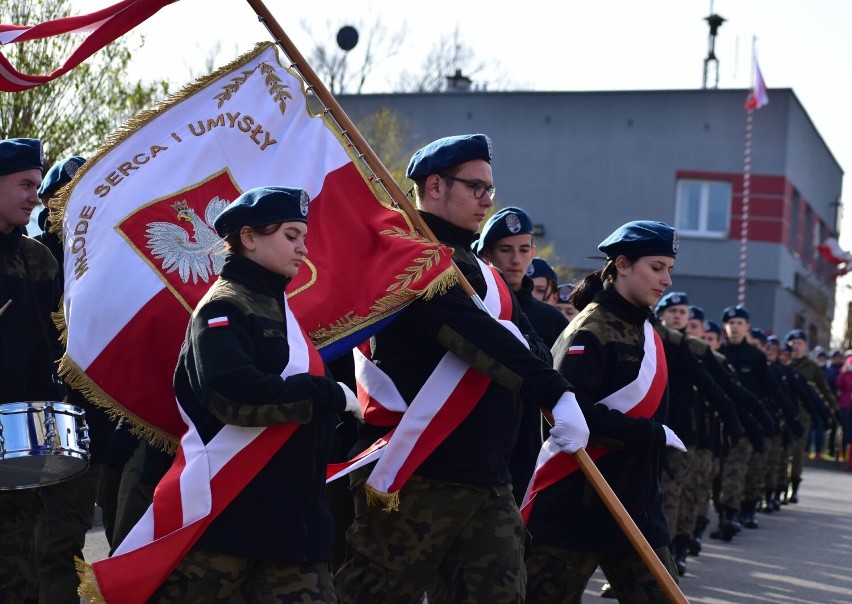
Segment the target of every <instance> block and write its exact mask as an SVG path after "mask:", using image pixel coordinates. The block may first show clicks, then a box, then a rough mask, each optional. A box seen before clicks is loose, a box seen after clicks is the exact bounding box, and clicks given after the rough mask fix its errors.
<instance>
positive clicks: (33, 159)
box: [0, 138, 44, 176]
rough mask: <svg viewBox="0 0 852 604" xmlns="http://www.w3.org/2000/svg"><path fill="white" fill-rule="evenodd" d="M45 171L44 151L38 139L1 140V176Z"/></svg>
mask: <svg viewBox="0 0 852 604" xmlns="http://www.w3.org/2000/svg"><path fill="white" fill-rule="evenodd" d="M24 170H44V151H43V150H42V148H41V141H40V140H38V139H37V138H8V139H5V140H0V176H5V175H6V174H14V173H15V172H23V171H24Z"/></svg>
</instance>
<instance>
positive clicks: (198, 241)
mask: <svg viewBox="0 0 852 604" xmlns="http://www.w3.org/2000/svg"><path fill="white" fill-rule="evenodd" d="M228 203H229V202H228V201H227V200H224V199H221V198H219V196H216V197H214V198H213V199H211V200H210V202H209V203H208V204H207V207H206V208H205V210H204V218H203V219H202V218H201V216H199V215H198V214H197V213H196V212H195V210H194V209H193V208H191V207H189V204H187V203H186V200H181V201H178V202H176V203H173V204H172V208H173V209H174V210H175V212H176V213H177V220H178V221H179V222H188V223H190V226H191V227H192V233H190V232H189V231H188V230H187V229H185V228H184V227H183V226H182V225H181V224H179V223H174V222H149V223H148V228H147V230H146V231H145V237H146V239H147V240H148V243H147V247H148V248H149V249H150V250H151V255H152V256H153V257H154V258H157V259H158V260H162V262H163V266H162V268H163V271H164V272H166V273H173V272H175V271H177V272H178V275H180V278H181V280H182V281H183V282H184V283H188V282H189V280H190V279H192V283H193V284H196V283H198V280H199V279H201V280H202V281H204V282H205V283H208V282H209V280H210V278H211V277H215V276H216V275H218V274H219V273H221V272H222V266H223V265H224V264H225V254H223V253H222V252H223V250H224V249H225V248H224V242H223V241H222V239H221V238H220V237H219V235H218V234H217V233H216V229H214V228H213V220H214V219H215V218H216V216H218V215H219V213H220V212H221V211H222V210H224V209H225V206H227V205H228Z"/></svg>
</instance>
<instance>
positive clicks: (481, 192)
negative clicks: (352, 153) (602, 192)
mask: <svg viewBox="0 0 852 604" xmlns="http://www.w3.org/2000/svg"><path fill="white" fill-rule="evenodd" d="M406 175H407V176H408V178H410V179H411V180H413V181H414V183H415V187H414V188H415V191H416V197H417V203H418V206H419V208H420V211H421V214H422V216H423V218H424V220H425V222H426V223H427V224H428V226H429V227H430V228H431V229H432V231H433V232H434V233H435V235H436V236H437V238H438V239H439V240H440V241H441V242H442V243H444V244H445V245H447V246H448V247H450V248H452V250H453V259H454V261H455V263H456V264H457V266H458V267H459V269H460V270H461V272H462V273H463V274H464V276H465V278H466V279H467V280H468V281H469V282H470V284H471V286H472V287H473V288H474V290H476V292H477V294H478V295H479V296H480V297H481V298H482V299H483V300H484V303H485V304H486V306H488V307H489V310H490V311H491V312H492V314H493V315H494V316H496V317H499V319H500V320H499V322H498V320H497V319H495V318H493V317H492V316H490V315H489V314H488V313H486V312H485V311H483V310H481V309H480V308H478V307H477V306H476V305H475V304H474V302H473V301H472V300H471V299H470V298H469V297H468V296H467V294H465V293H464V291H463V290H462V288H461V287H460V286H458V285H455V286H453V287H451V288H450V289H449V291H448V292H447V293H445V294H443V295H438V296H435V297H433V298H431V299H429V300H418V301H416V302H414V303H413V304H411V305H410V306H408V307H407V308H406V309H405V310H404V311H403V312H402V313H401V314H400V315H399V316H398V317H397V318H396V319H395V320H394V321H393V322H392V323H390V324H389V325H388V326H387V327H385V328H384V329H383V330H382V331H381V332H379V333H378V334H377V335H376V336H375V337H374V339H373V340H372V342H371V351H372V357H373V363H374V364H375V366H376V367H377V368H378V369H380V370H381V371H383V372H384V374H385V375H386V376H387V377H388V378H389V379H390V381H392V383H393V385H394V386H395V387H396V389H397V390H398V393H399V398H400V399H401V400H402V401H403V403H404V405H405V406H406V407H407V408H406V410H405V411H404V412H403V413H399V414H397V416H395V417H393V418H388V414H387V413H385V414H384V415H382V416H381V417H382V419H378V417H379V414H375V415H374V414H373V413H372V411H373V409H372V408H371V405H370V404H368V405H367V409H366V411H365V413H364V416H365V424H364V425H363V426H362V427H361V429H360V436H361V439H360V442H359V443H358V445H357V446H356V449H357V450H359V451H360V450H363V449H364V448H366V447H367V446H369V444H370V443H373V442H374V441H376V440H377V439H378V438H381V437H383V436H385V435H386V434H387V433H388V432H389V431H390V430H391V429H394V428H396V431H395V432H394V436H393V437H392V438H391V441H390V443H389V444H388V446H387V447H386V448H385V451H384V454H383V456H382V458H381V459H380V460H379V461H378V462H377V463H376V464H375V465H368V466H365V467H364V468H361V469H359V470H356V471H355V472H353V473H352V474H350V484H351V488H352V492H353V495H354V497H355V511H356V515H355V522H354V523H353V524H352V526H351V527H350V529H349V531H348V533H347V542H348V545H349V555H348V557H347V560H346V561H345V562H344V564H343V566H342V568H341V569H340V571H339V573H338V575H337V578H336V585H337V590H338V595H339V597H340V599H341V601H342V602H378V601H384V602H417V601H419V599H420V598H421V596H422V594H423V593H424V592H425V591H426V590H427V589H429V588H430V587H432V586H434V585H435V584H440V585H442V586H443V587H444V590H445V594H442V597H444V599H445V600H446V601H447V602H462V601H464V602H471V603H474V602H482V603H486V602H487V603H489V604H491V603H497V602H522V601H523V599H524V592H525V585H526V570H525V567H524V564H523V548H524V536H525V534H526V531H525V530H524V526H523V522H522V520H521V515H520V512H519V510H518V506H517V504H516V502H515V498H514V497H513V494H512V485H511V480H512V477H511V475H510V472H509V456H510V453H511V451H512V448H513V446H514V444H515V441H516V439H517V437H518V426H519V419H520V416H521V411H522V405H533V406H535V407H538V406H543V407H546V408H548V409H551V410H552V413H553V416H554V418H555V426H554V428H553V429H552V430H551V434H553V435H554V436H555V438H556V439H558V441H559V443H560V447H561V448H562V450H564V451H567V452H573V451H576V450H577V449H578V448H579V447H582V446H585V444H586V442H587V440H588V429H587V427H586V423H585V420H584V419H583V416H582V414H581V412H580V410H579V407H578V405H577V403H576V400H575V399H574V397H573V394H572V393H571V392H570V390H569V389H570V384H568V382H567V381H565V379H564V378H562V376H561V375H559V373H558V372H556V371H555V370H553V369H552V368H551V366H550V365H549V364H548V363H547V362H546V361H544V360H542V359H540V358H538V357H536V356H535V355H534V354H532V353H531V352H530V350H529V343H528V339H529V338H534V337H535V336H534V335H532V329H531V327H530V326H529V323H528V321H526V320H525V318H524V315H523V314H522V313H521V312H520V308H519V307H518V304H517V302H516V300H515V299H514V296H512V295H511V292H510V291H509V289H508V287H507V286H506V284H505V282H504V281H503V280H502V279H501V278H500V277H499V276H498V275H497V274H496V272H495V271H493V270H492V269H490V268H488V267H487V266H485V265H484V264H483V263H481V262H479V261H478V260H477V259H476V257H475V256H474V254H473V252H472V251H471V249H470V245H471V243H472V242H473V240H474V238H475V235H476V231H477V230H478V229H479V225H480V223H481V222H482V220H483V219H484V217H485V213H486V211H487V210H488V208H489V207H491V205H492V201H491V195H492V194H493V186H494V185H493V176H492V172H491V140H490V139H489V138H488V137H487V136H485V135H483V134H472V135H463V136H452V137H447V138H443V139H439V140H437V141H434V142H433V143H430V144H429V145H427V146H426V147H424V148H423V149H421V150H419V151H418V152H417V153H415V154H414V156H413V157H412V159H411V162H410V163H409V166H408V170H407V174H406ZM524 336H526V337H524ZM449 353H453V355H449ZM448 355H449V356H448ZM448 359H449V361H451V362H452V363H454V364H455V363H458V364H457V365H455V366H456V368H457V369H458V370H459V371H458V373H454V374H453V375H452V376H450V374H449V372H448V367H449V365H448V364H447V361H448ZM453 359H455V360H453ZM459 361H460V362H459ZM468 379H470V380H472V381H473V382H474V384H473V385H472V386H470V387H467V385H469V382H467V380H468ZM436 384H440V385H441V391H440V393H438V392H436V390H433V386H435V385H436ZM447 384H457V386H454V387H453V386H450V387H447ZM424 394H425V395H426V396H425V397H424ZM424 407H425V408H427V409H434V410H435V412H434V415H433V416H432V418H440V419H441V420H442V421H440V422H434V421H431V419H430V418H428V417H427V418H426V419H425V420H423V421H422V423H421V424H418V426H417V428H418V430H415V431H414V432H416V433H417V434H418V435H422V438H419V439H418V441H417V443H416V444H413V445H412V451H413V454H412V455H409V456H408V457H406V458H405V459H398V458H396V457H391V458H390V459H389V457H390V456H391V452H390V450H389V449H390V448H391V446H392V445H394V443H395V442H400V441H399V440H396V441H395V440H394V439H397V437H398V436H399V435H400V434H402V439H403V440H402V442H406V441H405V438H406V437H405V435H406V434H407V433H406V432H405V431H404V430H403V427H405V426H408V425H410V423H409V422H411V421H414V418H417V417H421V415H420V412H422V411H423V410H424ZM437 423H441V424H442V425H443V426H445V427H444V428H443V429H442V428H441V427H439V426H437V425H436V424H437ZM436 434H437V436H436V437H435V438H431V437H432V436H435V435H436ZM430 438H431V440H430ZM415 457H416V459H415ZM386 462H393V463H394V464H398V465H399V466H400V467H412V468H413V473H412V474H411V475H410V476H408V475H405V476H404V477H403V478H402V480H401V481H395V482H393V483H392V484H390V486H389V487H387V488H385V489H382V488H380V487H381V485H382V484H383V483H382V482H381V479H382V478H383V474H382V471H383V470H384V469H385V468H386V465H385V464H386ZM406 464H408V466H406ZM400 482H403V483H404V484H402V486H401V487H398V488H395V487H396V485H398V484H400ZM365 483H366V484H365ZM391 491H395V492H393V493H391ZM368 495H369V498H368ZM375 500H379V501H381V502H383V503H386V504H389V505H388V507H389V508H390V509H393V511H390V512H387V511H385V510H382V509H381V508H378V507H374V505H371V504H370V503H368V501H375ZM431 600H432V597H431V594H430V601H431Z"/></svg>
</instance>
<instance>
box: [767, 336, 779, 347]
mask: <svg viewBox="0 0 852 604" xmlns="http://www.w3.org/2000/svg"><path fill="white" fill-rule="evenodd" d="M766 343H767V344H768V345H769V346H779V345H780V342H778V336H766Z"/></svg>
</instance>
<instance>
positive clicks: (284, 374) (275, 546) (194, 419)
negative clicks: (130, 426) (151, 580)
mask: <svg viewBox="0 0 852 604" xmlns="http://www.w3.org/2000/svg"><path fill="white" fill-rule="evenodd" d="M308 202H309V200H308V195H307V193H305V192H304V191H303V190H301V189H296V188H289V187H278V186H275V187H272V186H270V187H258V188H254V189H250V190H248V191H246V192H244V193H243V194H242V195H240V196H239V197H238V198H237V199H235V200H234V201H232V202H231V203H230V204H228V206H227V207H226V208H225V209H224V210H222V212H221V213H220V214H219V215H218V216H217V217H216V219H215V221H214V223H213V226H214V227H215V229H216V232H217V233H218V234H219V236H220V237H222V238H223V239H225V242H226V249H227V250H228V254H227V255H226V256H225V262H224V266H223V268H222V272H221V274H220V275H219V278H218V279H217V280H216V281H215V283H214V284H213V286H212V287H211V288H210V290H209V291H208V292H207V294H205V296H204V297H203V298H202V299H201V301H200V302H199V303H198V305H197V306H196V308H195V310H194V311H193V313H192V317H191V318H190V321H189V325H188V326H187V331H186V339H185V340H184V344H183V346H182V347H181V352H180V356H179V358H178V363H177V368H176V369H175V375H174V387H175V394H176V396H177V401H178V404H179V405H180V408H181V410H182V412H183V414H184V416H185V417H186V420H185V421H186V422H187V433H188V434H190V433H192V432H195V433H196V436H197V438H198V440H199V441H200V442H199V447H200V448H201V449H203V450H204V451H205V452H206V447H211V446H213V444H214V443H218V444H217V446H224V445H225V443H227V442H231V441H234V442H236V441H237V440H238V439H241V438H252V437H253V435H256V433H257V428H259V427H264V428H267V430H269V429H271V427H279V426H280V427H282V428H283V425H288V426H291V427H294V428H295V429H294V431H292V432H291V433H289V435H288V433H287V432H285V431H284V430H279V431H277V432H273V433H272V434H276V435H278V436H276V438H279V439H280V440H281V443H282V444H280V445H276V448H274V449H271V450H269V451H268V453H266V455H268V458H264V463H263V465H262V467H260V468H259V469H258V470H257V473H256V474H255V475H254V476H251V477H249V480H248V482H247V484H246V485H245V487H244V488H242V490H241V491H239V492H238V493H237V494H236V496H235V497H234V499H233V500H232V501H230V503H228V504H227V505H226V506H225V507H224V509H223V510H222V511H221V512H220V513H219V514H218V516H216V517H215V518H214V519H213V520H212V522H211V523H210V524H209V526H207V527H206V529H205V530H204V532H203V533H202V535H201V536H200V537H199V538H198V540H197V541H196V542H195V544H194V545H193V546H192V549H190V551H189V552H188V553H187V554H186V555H185V556H184V557H183V558H182V559H181V561H180V563H179V564H178V566H177V568H176V569H175V571H174V572H173V573H172V574H171V575H170V576H169V577H168V578H167V579H166V581H165V583H163V585H162V586H161V587H160V588H159V590H158V591H157V592H156V593H155V594H154V596H153V597H152V598H151V601H152V602H188V601H199V602H201V601H203V602H219V601H222V602H225V601H230V598H231V596H232V595H234V594H236V593H239V594H241V595H242V596H243V598H245V600H246V601H247V602H260V601H263V602H272V601H275V602H281V603H296V602H300V603H301V602H315V603H317V604H319V603H324V602H336V601H337V597H336V594H335V589H334V585H333V582H332V577H331V573H330V570H329V561H330V559H331V545H332V537H333V519H332V517H331V513H330V511H329V509H328V505H327V503H326V499H325V473H326V466H327V463H328V458H329V454H330V451H331V447H332V440H333V438H334V427H335V424H336V422H337V415H338V414H340V413H343V412H344V411H347V412H351V413H355V414H356V415H357V414H360V405H359V403H358V400H357V398H356V396H355V395H354V393H353V392H352V391H351V390H350V389H349V388H348V387H346V386H343V385H342V384H340V383H338V382H335V381H334V380H333V379H332V378H330V377H329V375H328V370H327V368H326V367H325V365H324V363H323V362H322V360H321V359H320V357H319V354H318V353H317V352H316V350H314V349H313V347H312V345H311V344H310V341H309V340H308V339H307V337H306V336H305V335H304V332H303V330H301V329H300V328H299V325H298V322H297V321H296V319H295V317H294V316H293V314H292V312H291V311H290V309H289V307H288V305H287V302H286V298H285V296H284V290H285V288H286V287H287V285H288V283H289V282H290V280H291V279H292V278H293V277H294V276H295V275H296V273H297V272H298V271H299V268H300V267H301V266H302V264H303V263H304V261H305V255H306V254H307V247H306V245H305V239H306V236H307V233H308V228H307V215H308ZM264 434H266V433H264ZM186 438H187V437H186V436H184V440H186ZM257 438H260V437H259V436H258V437H257ZM220 454H221V453H220ZM211 455H212V453H211ZM193 461H197V460H196V459H193V458H188V459H187V465H188V466H189V465H190V464H191V463H193Z"/></svg>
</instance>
